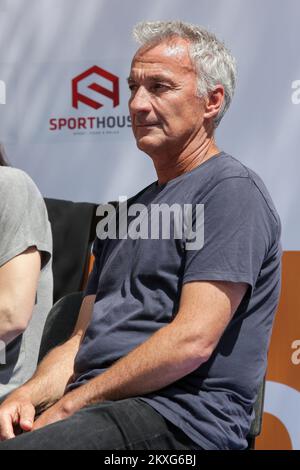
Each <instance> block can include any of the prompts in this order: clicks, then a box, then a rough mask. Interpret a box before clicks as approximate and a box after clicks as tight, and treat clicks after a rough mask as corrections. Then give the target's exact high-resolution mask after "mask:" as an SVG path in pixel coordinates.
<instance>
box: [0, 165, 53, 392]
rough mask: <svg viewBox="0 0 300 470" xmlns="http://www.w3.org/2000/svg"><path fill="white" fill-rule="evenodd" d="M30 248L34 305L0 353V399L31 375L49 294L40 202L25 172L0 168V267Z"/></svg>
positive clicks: (46, 229)
mask: <svg viewBox="0 0 300 470" xmlns="http://www.w3.org/2000/svg"><path fill="white" fill-rule="evenodd" d="M31 246H36V247H37V249H38V250H39V251H40V252H41V255H42V257H41V259H42V269H41V274H40V279H39V283H38V289H37V295H36V303H35V306H34V310H33V315H32V318H31V321H30V323H29V326H28V327H27V329H26V330H25V332H24V333H23V334H22V335H20V336H18V337H17V338H15V339H14V340H13V341H12V342H10V343H9V344H8V345H7V346H6V351H5V353H6V354H4V352H3V350H2V351H1V357H0V400H2V399H3V398H4V396H5V395H7V394H8V393H10V392H11V391H12V390H14V389H15V388H17V387H18V386H20V385H21V384H23V383H24V382H25V381H27V380H28V379H29V378H30V377H31V376H32V374H33V373H34V371H35V369H36V365H37V358H38V351H39V346H40V341H41V336H42V332H43V328H44V324H45V320H46V317H47V314H48V312H49V310H50V309H51V306H52V295H53V278H52V268H51V254H52V235H51V227H50V223H49V221H48V214H47V210H46V207H45V203H44V200H43V198H42V196H41V194H40V192H39V191H38V189H37V187H36V186H35V184H34V183H33V181H32V180H31V179H30V178H29V176H28V175H27V174H26V173H24V172H23V171H21V170H18V169H15V168H7V167H0V266H3V265H4V264H5V263H7V262H8V261H10V260H11V259H13V258H14V257H15V256H17V255H19V254H21V253H22V252H24V251H25V250H26V249H27V248H29V247H31ZM2 346H3V345H2ZM3 362H5V364H3Z"/></svg>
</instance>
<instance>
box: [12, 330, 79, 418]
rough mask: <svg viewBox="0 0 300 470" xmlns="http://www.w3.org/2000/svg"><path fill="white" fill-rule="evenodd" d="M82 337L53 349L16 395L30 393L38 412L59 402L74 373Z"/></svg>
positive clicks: (72, 339)
mask: <svg viewBox="0 0 300 470" xmlns="http://www.w3.org/2000/svg"><path fill="white" fill-rule="evenodd" d="M79 344H80V337H79V336H73V337H72V338H70V339H69V340H68V341H66V342H65V343H64V344H62V345H61V346H58V347H56V348H55V349H53V350H52V351H51V352H50V353H49V354H48V355H47V356H46V357H45V359H44V360H43V361H42V362H41V363H40V365H39V366H38V368H37V370H36V372H35V374H34V376H33V377H32V378H31V379H30V380H29V381H28V382H27V383H26V384H25V385H23V386H22V387H21V388H19V389H18V390H17V392H16V393H28V394H29V395H30V397H31V400H32V403H33V404H34V405H35V406H36V408H37V409H38V410H43V409H46V408H48V407H49V406H50V405H52V404H53V403H55V402H56V401H57V400H59V399H60V398H61V397H62V396H63V394H64V392H65V388H66V385H67V383H68V382H69V380H70V378H71V376H72V375H73V372H74V360H75V355H76V353H77V351H78V348H79Z"/></svg>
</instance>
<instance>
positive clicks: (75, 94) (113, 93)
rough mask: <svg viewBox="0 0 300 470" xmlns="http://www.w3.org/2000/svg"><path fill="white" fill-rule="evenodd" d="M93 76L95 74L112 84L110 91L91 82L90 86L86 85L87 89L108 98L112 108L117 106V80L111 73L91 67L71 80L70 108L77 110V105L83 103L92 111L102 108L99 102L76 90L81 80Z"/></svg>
mask: <svg viewBox="0 0 300 470" xmlns="http://www.w3.org/2000/svg"><path fill="white" fill-rule="evenodd" d="M93 74H96V75H98V76H99V77H102V78H104V79H106V80H108V81H110V82H111V84H112V90H111V89H108V88H104V86H102V85H100V84H99V83H95V82H92V83H91V84H90V85H88V88H89V89H90V90H93V91H96V92H97V93H99V94H100V95H103V96H106V97H107V98H110V99H111V100H112V102H113V106H114V108H115V107H116V106H118V105H119V103H120V91H119V78H118V77H117V76H116V75H113V74H112V73H110V72H108V71H107V70H104V69H102V68H101V67H98V66H97V65H94V66H93V67H90V68H89V69H88V70H86V71H85V72H82V73H81V74H80V75H77V77H75V78H73V80H72V106H73V108H75V109H78V104H79V103H80V102H81V103H84V104H85V105H87V106H89V107H91V108H93V109H99V108H101V107H102V106H103V104H102V103H101V102H100V101H96V100H95V99H92V98H90V97H88V96H86V95H84V94H83V93H81V92H80V91H79V90H78V86H79V84H80V82H82V80H84V79H86V78H87V77H89V76H90V75H93Z"/></svg>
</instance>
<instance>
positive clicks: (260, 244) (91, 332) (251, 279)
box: [70, 152, 281, 449]
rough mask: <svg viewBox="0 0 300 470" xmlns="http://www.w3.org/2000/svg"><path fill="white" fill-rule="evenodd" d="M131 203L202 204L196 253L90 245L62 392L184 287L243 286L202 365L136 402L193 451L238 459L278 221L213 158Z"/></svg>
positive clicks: (117, 351)
mask: <svg viewBox="0 0 300 470" xmlns="http://www.w3.org/2000/svg"><path fill="white" fill-rule="evenodd" d="M132 202H134V203H137V202H139V203H144V204H146V205H147V206H148V207H149V208H150V204H163V203H165V204H168V205H172V204H180V205H183V204H194V205H195V204H204V245H203V247H202V249H193V250H191V249H189V250H187V249H186V240H185V239H184V238H183V239H176V238H175V237H173V238H171V239H170V240H167V239H136V240H133V239H132V238H129V237H128V238H127V239H120V240H108V239H107V240H102V241H101V240H99V239H96V241H95V244H94V253H95V256H96V261H95V266H94V270H93V272H92V273H91V276H90V279H89V284H88V287H87V290H86V294H96V302H95V306H94V311H93V316H92V320H91V323H90V325H89V327H88V329H87V332H86V335H85V338H84V340H83V343H82V345H81V348H80V350H79V352H78V354H77V357H76V361H75V372H76V376H75V380H74V383H73V384H72V385H71V386H70V388H73V387H76V386H79V385H81V384H83V383H85V382H86V381H87V380H90V379H91V378H93V377H95V376H97V375H99V374H101V373H103V372H104V371H105V370H106V369H107V368H108V367H110V366H111V365H112V364H113V363H114V362H115V361H117V360H118V359H119V358H121V357H123V356H125V355H126V354H128V353H129V351H131V350H132V349H133V348H135V347H137V346H138V345H139V344H141V343H143V342H144V341H145V340H147V338H149V337H150V336H151V335H152V334H153V333H155V331H157V330H158V329H159V328H161V327H163V326H164V325H166V324H168V323H169V322H171V321H172V319H173V318H174V316H175V315H176V313H177V311H178V304H179V299H180V292H181V288H182V285H183V284H184V283H187V282H190V281H195V280H208V281H210V280H221V281H232V282H243V283H247V284H248V285H249V288H248V291H247V293H246V295H245V297H244V299H243V300H242V302H241V304H240V306H239V307H238V309H237V311H236V313H235V315H234V316H233V318H232V320H231V321H230V323H229V325H228V326H227V328H226V330H225V332H224V334H223V336H222V338H221V340H220V341H219V344H218V345H217V347H216V349H215V351H214V352H213V354H212V356H211V357H210V359H209V360H208V361H207V362H206V363H204V364H202V365H201V366H200V367H199V368H197V369H196V370H195V371H194V372H192V373H190V374H188V375H187V376H185V377H183V378H182V379H180V380H178V381H176V382H175V383H173V384H171V385H168V386H166V387H164V388H163V389H160V390H157V391H155V392H153V393H149V394H147V395H144V396H143V397H140V398H141V399H142V400H144V401H146V402H147V403H148V404H149V405H151V406H152V407H153V408H154V409H155V410H157V411H158V412H159V413H160V414H161V415H163V416H164V417H165V418H166V419H168V420H169V421H171V422H172V423H173V424H175V425H176V426H178V427H179V428H180V429H181V430H183V431H184V432H185V433H186V434H187V435H188V436H189V437H190V438H191V439H192V440H193V441H194V442H195V443H196V444H198V445H199V446H200V447H201V448H204V449H243V448H245V447H246V445H247V442H246V440H245V436H246V435H247V434H248V432H249V429H250V424H251V415H252V409H253V403H254V402H255V398H256V395H257V391H258V388H259V385H260V383H261V381H262V379H263V377H264V374H265V370H266V363H267V350H268V346H269V341H270V335H271V329H272V324H273V319H274V314H275V310H276V307H277V303H278V298H279V291H280V271H281V268H280V265H281V247H280V240H279V239H280V221H279V217H278V215H277V212H276V210H275V208H274V205H273V202H272V200H271V198H270V196H269V194H268V192H267V190H266V188H265V186H264V184H263V183H262V181H261V180H260V178H259V177H258V176H257V175H256V174H255V173H254V172H253V171H251V170H249V169H248V168H246V167H245V166H244V165H242V164H241V163H240V162H239V161H238V160H236V159H234V158H232V157H231V156H229V155H227V154H225V153H223V152H222V153H220V154H218V155H215V156H214V157H212V158H211V159H209V160H207V161H206V162H205V163H203V164H202V165H200V166H198V167H197V168H195V169H194V170H192V171H191V172H189V173H185V174H183V175H181V176H179V177H177V178H175V179H173V180H171V181H169V182H168V183H166V184H164V185H162V186H159V185H158V184H157V183H153V184H151V185H150V186H149V187H147V188H146V189H145V190H143V191H142V192H141V193H139V194H138V195H137V196H136V197H135V198H133V200H132ZM149 213H150V211H149ZM195 213H196V212H195ZM195 220H196V219H195ZM195 223H196V222H195ZM199 230H201V225H200V228H199Z"/></svg>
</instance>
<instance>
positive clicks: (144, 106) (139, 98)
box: [129, 87, 151, 113]
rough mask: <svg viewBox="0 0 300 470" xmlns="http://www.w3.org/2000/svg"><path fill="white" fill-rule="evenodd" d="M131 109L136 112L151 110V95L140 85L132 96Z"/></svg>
mask: <svg viewBox="0 0 300 470" xmlns="http://www.w3.org/2000/svg"><path fill="white" fill-rule="evenodd" d="M129 109H130V111H131V112H135V113H137V112H149V111H151V100H150V96H149V93H148V92H147V90H146V89H145V88H144V87H139V88H138V89H137V90H136V91H135V93H134V95H133V96H132V97H131V98H130V100H129Z"/></svg>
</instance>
